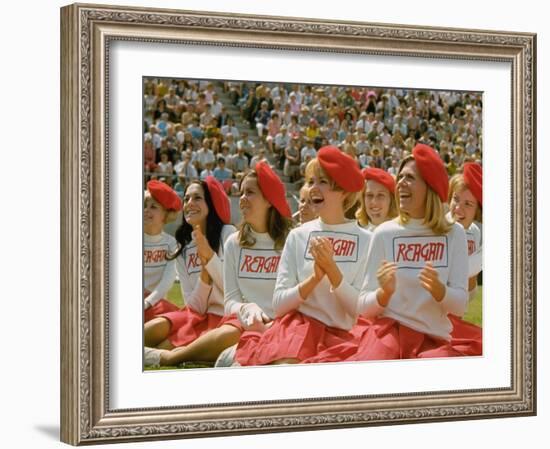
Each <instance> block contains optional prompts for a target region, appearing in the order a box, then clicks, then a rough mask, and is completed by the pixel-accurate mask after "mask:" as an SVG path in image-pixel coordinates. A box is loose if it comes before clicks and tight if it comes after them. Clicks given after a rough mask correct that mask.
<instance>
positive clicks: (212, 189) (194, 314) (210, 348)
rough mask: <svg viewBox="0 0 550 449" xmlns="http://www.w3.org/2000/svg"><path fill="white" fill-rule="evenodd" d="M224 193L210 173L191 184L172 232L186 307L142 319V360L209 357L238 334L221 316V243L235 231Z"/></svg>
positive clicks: (169, 362)
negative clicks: (179, 217) (176, 245)
mask: <svg viewBox="0 0 550 449" xmlns="http://www.w3.org/2000/svg"><path fill="white" fill-rule="evenodd" d="M230 220H231V211H230V204H229V198H228V197H227V195H226V193H225V191H224V189H223V186H222V185H221V184H220V182H219V181H217V180H216V179H215V178H214V177H212V176H208V177H207V178H206V179H205V180H204V181H194V182H192V183H190V184H189V185H188V186H187V188H186V190H185V194H184V199H183V219H182V224H181V225H180V227H179V228H178V229H177V231H176V240H177V241H178V243H179V248H178V250H177V251H176V252H175V253H174V254H173V255H171V256H170V258H171V259H172V260H175V264H176V272H177V274H178V277H179V281H180V286H181V293H182V296H183V299H184V301H185V307H183V308H181V309H179V310H176V311H171V312H168V313H164V314H162V315H160V316H158V317H156V318H155V319H153V320H151V321H149V322H147V323H146V324H145V332H144V340H145V346H146V348H145V363H146V365H161V366H174V365H178V364H180V363H182V362H186V361H201V362H213V361H215V360H216V358H217V357H218V355H219V354H220V352H221V351H222V350H223V349H225V348H226V347H228V346H231V345H233V344H235V343H236V342H237V340H238V338H239V335H240V330H239V328H240V325H239V321H238V319H237V317H236V316H234V315H233V316H224V303H223V294H224V286H223V268H222V267H223V259H224V251H223V245H224V243H225V241H226V240H227V239H228V237H229V236H230V235H231V234H232V233H234V232H235V231H236V229H235V227H234V226H233V225H231V224H229V222H230Z"/></svg>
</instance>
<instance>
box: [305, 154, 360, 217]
mask: <svg viewBox="0 0 550 449" xmlns="http://www.w3.org/2000/svg"><path fill="white" fill-rule="evenodd" d="M313 176H316V177H317V178H320V177H324V178H327V179H328V180H329V183H330V188H331V189H332V190H336V191H338V192H344V189H342V187H340V186H339V185H338V184H336V182H335V181H334V179H332V178H331V177H330V176H329V175H328V174H327V172H326V171H325V170H323V167H321V164H320V163H319V161H318V160H317V158H315V159H312V160H311V161H309V162H308V164H307V165H306V170H305V178H306V183H307V182H308V181H309V180H310V179H311V178H312V177H313ZM345 193H346V196H345V197H344V203H343V204H342V207H343V209H344V216H345V217H346V218H348V219H353V218H355V212H356V210H357V207H358V205H359V194H360V193H361V192H345Z"/></svg>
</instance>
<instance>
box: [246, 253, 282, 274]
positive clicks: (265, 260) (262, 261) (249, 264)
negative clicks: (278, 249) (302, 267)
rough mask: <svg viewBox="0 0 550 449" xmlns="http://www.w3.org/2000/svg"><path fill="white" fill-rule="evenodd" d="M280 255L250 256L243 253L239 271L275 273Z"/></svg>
mask: <svg viewBox="0 0 550 449" xmlns="http://www.w3.org/2000/svg"><path fill="white" fill-rule="evenodd" d="M279 260H281V256H271V257H264V256H254V257H253V256H250V255H245V256H244V260H243V263H242V265H241V268H240V271H241V272H244V273H276V272H277V268H279Z"/></svg>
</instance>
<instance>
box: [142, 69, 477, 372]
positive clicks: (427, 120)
mask: <svg viewBox="0 0 550 449" xmlns="http://www.w3.org/2000/svg"><path fill="white" fill-rule="evenodd" d="M482 118H483V94H482V93H481V92H464V91H462V92H461V91H452V90H449V91H441V90H418V89H414V88H385V87H373V86H334V85H331V86H326V85H311V84H300V83H292V82H278V83H273V82H265V81H263V82H260V81H229V80H207V79H202V80H189V79H180V78H172V79H169V78H151V77H144V78H143V160H144V165H143V170H144V173H143V187H144V199H143V207H144V211H143V231H144V234H143V273H144V276H143V301H144V302H143V307H144V365H145V368H146V369H149V370H151V369H155V368H156V369H161V368H162V369H167V368H206V367H234V366H241V367H244V366H258V365H283V364H284V365H290V364H297V363H304V364H308V363H326V362H350V361H369V360H395V359H412V358H414V359H416V358H442V357H456V356H482V354H483V351H482V279H481V278H482V276H481V273H482V197H483V195H482V186H483V179H482V167H483V164H482V154H483V149H482V142H483V127H482ZM136 188H141V186H136Z"/></svg>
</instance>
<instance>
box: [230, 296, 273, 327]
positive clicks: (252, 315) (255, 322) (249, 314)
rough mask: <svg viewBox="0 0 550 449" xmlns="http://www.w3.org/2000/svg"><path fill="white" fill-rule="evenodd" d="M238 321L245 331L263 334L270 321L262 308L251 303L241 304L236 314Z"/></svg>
mask: <svg viewBox="0 0 550 449" xmlns="http://www.w3.org/2000/svg"><path fill="white" fill-rule="evenodd" d="M237 316H238V318H239V321H240V322H241V324H242V325H243V327H244V328H245V330H247V331H255V332H264V331H265V330H266V329H268V328H269V326H268V324H269V323H270V322H271V319H270V318H269V317H268V316H267V315H266V314H265V312H264V311H263V310H262V308H261V307H260V306H259V305H258V304H256V303H253V302H249V303H246V304H243V305H242V306H241V308H240V309H239V312H238V313H237Z"/></svg>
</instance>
